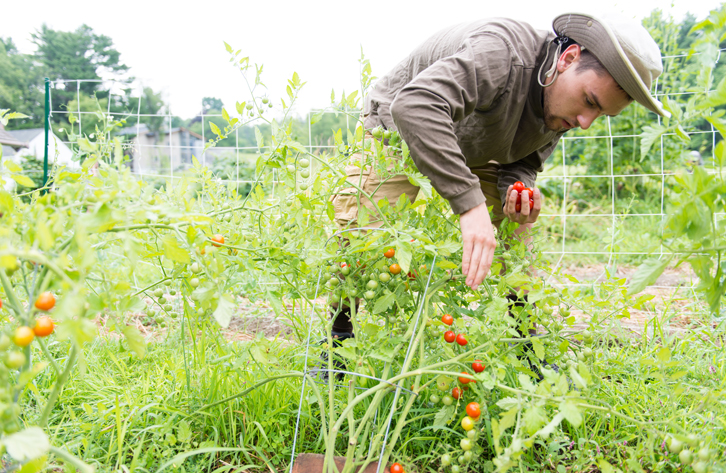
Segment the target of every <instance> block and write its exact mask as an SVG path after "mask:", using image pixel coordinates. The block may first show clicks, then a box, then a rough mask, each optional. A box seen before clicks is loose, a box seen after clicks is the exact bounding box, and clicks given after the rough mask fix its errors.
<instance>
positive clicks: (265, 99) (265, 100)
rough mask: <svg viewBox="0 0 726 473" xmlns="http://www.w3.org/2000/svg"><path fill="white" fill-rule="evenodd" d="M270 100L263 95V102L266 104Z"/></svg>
mask: <svg viewBox="0 0 726 473" xmlns="http://www.w3.org/2000/svg"><path fill="white" fill-rule="evenodd" d="M269 101H270V99H268V98H267V97H262V103H264V104H266V103H267V102H269Z"/></svg>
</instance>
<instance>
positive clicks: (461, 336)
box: [456, 333, 469, 347]
mask: <svg viewBox="0 0 726 473" xmlns="http://www.w3.org/2000/svg"><path fill="white" fill-rule="evenodd" d="M456 343H458V344H459V345H461V346H462V347H463V346H464V345H466V344H467V343H469V342H468V341H466V335H464V334H463V333H460V334H459V335H457V336H456Z"/></svg>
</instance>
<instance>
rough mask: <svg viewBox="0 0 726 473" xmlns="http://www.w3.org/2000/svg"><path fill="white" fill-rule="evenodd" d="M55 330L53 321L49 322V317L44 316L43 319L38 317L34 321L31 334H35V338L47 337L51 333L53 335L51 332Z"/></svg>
mask: <svg viewBox="0 0 726 473" xmlns="http://www.w3.org/2000/svg"><path fill="white" fill-rule="evenodd" d="M54 329H55V324H54V323H53V320H51V318H50V317H48V316H47V315H44V316H43V317H39V318H38V319H37V320H36V321H35V327H33V333H35V336H36V337H47V336H48V335H50V334H51V333H53V330H54Z"/></svg>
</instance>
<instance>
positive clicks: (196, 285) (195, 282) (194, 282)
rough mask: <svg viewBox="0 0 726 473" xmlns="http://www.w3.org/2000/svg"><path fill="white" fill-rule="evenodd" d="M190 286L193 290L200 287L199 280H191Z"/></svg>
mask: <svg viewBox="0 0 726 473" xmlns="http://www.w3.org/2000/svg"><path fill="white" fill-rule="evenodd" d="M189 285H190V286H192V287H193V288H197V287H199V278H191V279H190V280H189Z"/></svg>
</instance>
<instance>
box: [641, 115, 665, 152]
mask: <svg viewBox="0 0 726 473" xmlns="http://www.w3.org/2000/svg"><path fill="white" fill-rule="evenodd" d="M666 131H668V129H667V128H666V127H664V126H663V125H655V124H654V125H653V126H644V127H643V133H642V134H641V135H640V160H641V161H643V159H645V157H646V156H647V155H648V152H649V151H650V148H651V147H652V146H653V143H655V142H656V140H658V139H660V137H661V136H662V135H663V133H665V132H666Z"/></svg>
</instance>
